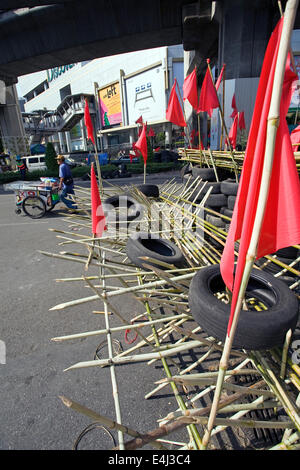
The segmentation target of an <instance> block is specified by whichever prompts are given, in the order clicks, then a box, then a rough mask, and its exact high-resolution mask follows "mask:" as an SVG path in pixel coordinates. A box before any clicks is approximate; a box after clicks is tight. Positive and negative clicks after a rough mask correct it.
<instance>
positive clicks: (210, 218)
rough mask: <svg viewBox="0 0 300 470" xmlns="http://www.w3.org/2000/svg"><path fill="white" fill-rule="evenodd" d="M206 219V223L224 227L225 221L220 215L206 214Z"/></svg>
mask: <svg viewBox="0 0 300 470" xmlns="http://www.w3.org/2000/svg"><path fill="white" fill-rule="evenodd" d="M206 220H207V222H208V223H210V224H212V225H214V226H215V227H219V228H225V222H224V221H223V220H222V218H221V217H216V216H215V215H210V214H207V216H206Z"/></svg>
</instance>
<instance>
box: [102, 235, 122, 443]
mask: <svg viewBox="0 0 300 470" xmlns="http://www.w3.org/2000/svg"><path fill="white" fill-rule="evenodd" d="M98 247H99V251H101V250H100V242H99V241H98ZM100 254H102V263H103V264H104V265H105V252H104V251H102V252H101V253H100ZM99 271H100V273H99V274H100V278H102V287H103V294H104V297H105V293H106V286H105V278H104V277H103V275H104V268H103V267H100V268H99ZM103 305H104V313H105V327H106V337H107V346H108V354H109V359H110V361H111V363H110V376H111V383H112V392H113V399H114V404H115V412H116V420H117V423H118V424H119V425H121V424H122V420H121V408H120V402H119V391H118V384H117V378H116V371H115V366H114V364H113V362H112V360H113V348H112V337H111V331H110V324H109V314H108V308H107V302H106V301H105V298H104V300H103ZM118 438H119V446H120V449H121V450H124V436H123V432H122V430H121V429H118Z"/></svg>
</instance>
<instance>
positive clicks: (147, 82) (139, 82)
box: [125, 64, 166, 125]
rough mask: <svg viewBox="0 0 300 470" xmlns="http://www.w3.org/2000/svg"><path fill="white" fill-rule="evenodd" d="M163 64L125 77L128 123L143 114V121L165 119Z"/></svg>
mask: <svg viewBox="0 0 300 470" xmlns="http://www.w3.org/2000/svg"><path fill="white" fill-rule="evenodd" d="M164 83H165V80H164V71H163V68H162V65H161V64H159V65H156V66H153V67H152V68H149V69H147V70H144V71H142V72H137V73H136V74H133V75H130V76H128V77H125V90H126V99H127V112H128V124H129V125H132V124H135V121H136V120H137V119H138V118H139V117H140V116H142V117H143V121H144V122H146V121H148V122H152V121H159V120H162V119H165V116H166V97H165V87H164Z"/></svg>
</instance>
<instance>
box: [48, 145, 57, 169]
mask: <svg viewBox="0 0 300 470" xmlns="http://www.w3.org/2000/svg"><path fill="white" fill-rule="evenodd" d="M45 163H46V166H47V168H48V170H51V171H57V170H58V163H57V161H56V152H55V149H54V146H53V144H52V143H51V142H48V143H47V147H46V154H45Z"/></svg>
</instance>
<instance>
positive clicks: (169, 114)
mask: <svg viewBox="0 0 300 470" xmlns="http://www.w3.org/2000/svg"><path fill="white" fill-rule="evenodd" d="M176 84H177V80H176V78H174V84H173V86H172V90H171V93H170V98H169V102H168V107H167V111H166V120H167V121H170V122H172V123H173V124H176V125H177V126H179V127H186V122H185V119H184V115H183V111H182V108H181V106H180V103H179V100H178V96H177V93H176Z"/></svg>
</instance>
